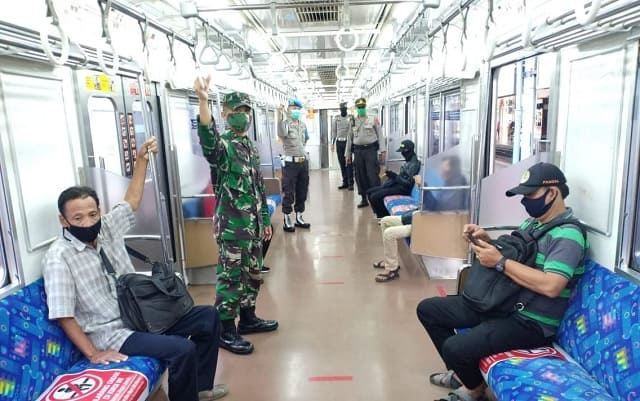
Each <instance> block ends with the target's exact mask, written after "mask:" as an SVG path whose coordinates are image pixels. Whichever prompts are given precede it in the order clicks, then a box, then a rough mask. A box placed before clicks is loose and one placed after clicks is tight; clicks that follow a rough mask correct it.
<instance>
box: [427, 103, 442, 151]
mask: <svg viewBox="0 0 640 401" xmlns="http://www.w3.org/2000/svg"><path fill="white" fill-rule="evenodd" d="M429 110H430V115H431V116H430V123H429V146H428V150H429V156H433V155H437V154H438V153H440V96H436V97H432V98H431V99H430V100H429Z"/></svg>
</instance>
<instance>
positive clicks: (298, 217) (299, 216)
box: [296, 212, 311, 228]
mask: <svg viewBox="0 0 640 401" xmlns="http://www.w3.org/2000/svg"><path fill="white" fill-rule="evenodd" d="M296 227H300V228H309V227H311V224H309V223H307V222H305V221H304V219H303V218H302V213H300V212H298V213H296Z"/></svg>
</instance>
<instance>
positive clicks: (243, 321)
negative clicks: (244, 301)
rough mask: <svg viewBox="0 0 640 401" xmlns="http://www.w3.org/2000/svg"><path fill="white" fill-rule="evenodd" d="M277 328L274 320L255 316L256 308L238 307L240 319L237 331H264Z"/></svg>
mask: <svg viewBox="0 0 640 401" xmlns="http://www.w3.org/2000/svg"><path fill="white" fill-rule="evenodd" d="M277 328H278V322H277V321H275V320H264V319H260V318H259V317H257V316H256V308H255V306H254V307H251V308H240V321H239V322H238V333H240V334H251V333H265V332H267V331H274V330H275V329H277Z"/></svg>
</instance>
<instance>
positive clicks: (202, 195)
mask: <svg viewBox="0 0 640 401" xmlns="http://www.w3.org/2000/svg"><path fill="white" fill-rule="evenodd" d="M215 197H216V196H215V195H214V194H196V195H182V196H180V199H202V198H215Z"/></svg>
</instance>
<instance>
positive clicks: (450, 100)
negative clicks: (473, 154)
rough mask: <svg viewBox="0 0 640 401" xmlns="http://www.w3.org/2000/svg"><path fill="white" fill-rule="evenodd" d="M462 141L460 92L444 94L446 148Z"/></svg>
mask: <svg viewBox="0 0 640 401" xmlns="http://www.w3.org/2000/svg"><path fill="white" fill-rule="evenodd" d="M459 143H460V93H452V94H449V95H445V96H444V149H443V150H447V149H450V148H452V147H454V146H456V145H458V144H459Z"/></svg>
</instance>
